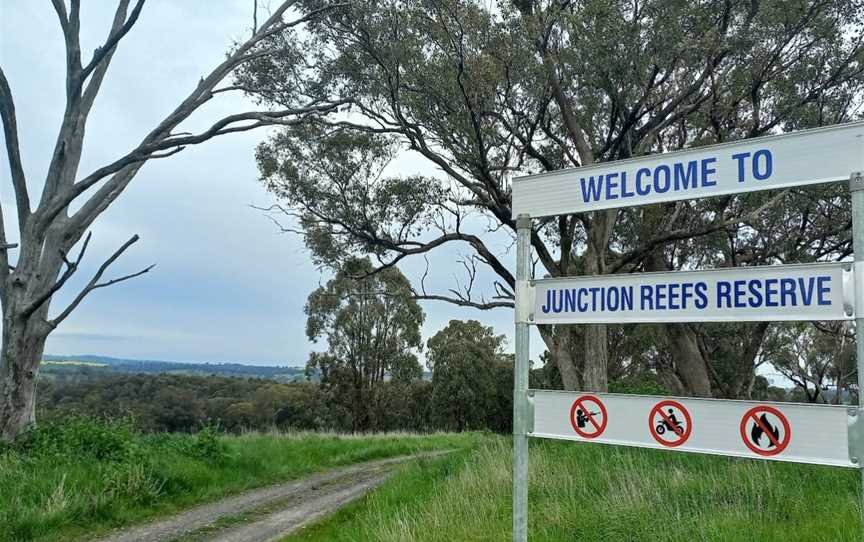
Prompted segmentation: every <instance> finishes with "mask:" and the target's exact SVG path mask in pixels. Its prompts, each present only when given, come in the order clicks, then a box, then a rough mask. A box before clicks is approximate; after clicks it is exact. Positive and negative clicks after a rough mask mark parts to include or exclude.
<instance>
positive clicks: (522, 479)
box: [513, 215, 531, 542]
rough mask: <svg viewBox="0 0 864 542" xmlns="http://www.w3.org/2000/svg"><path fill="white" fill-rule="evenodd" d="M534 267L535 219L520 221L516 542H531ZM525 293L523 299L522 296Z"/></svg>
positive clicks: (515, 390) (515, 394)
mask: <svg viewBox="0 0 864 542" xmlns="http://www.w3.org/2000/svg"><path fill="white" fill-rule="evenodd" d="M530 267H531V219H530V218H529V217H527V216H525V215H519V217H518V218H517V219H516V283H517V284H516V311H515V312H516V364H515V367H514V368H513V369H514V370H513V542H526V541H527V540H528V352H529V348H528V341H529V332H528V323H527V322H525V321H524V319H522V318H520V314H523V313H524V311H523V310H522V308H523V305H524V304H525V303H528V302H529V300H528V299H525V298H526V297H527V296H525V291H526V289H525V288H524V286H525V285H526V284H527V282H528V280H529V269H530ZM520 293H521V295H520Z"/></svg>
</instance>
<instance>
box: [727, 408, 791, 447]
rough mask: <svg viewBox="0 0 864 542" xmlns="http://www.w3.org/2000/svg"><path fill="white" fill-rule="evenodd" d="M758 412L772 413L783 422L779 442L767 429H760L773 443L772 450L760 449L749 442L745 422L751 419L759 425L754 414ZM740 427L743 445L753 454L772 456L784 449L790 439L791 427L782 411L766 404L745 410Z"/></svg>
mask: <svg viewBox="0 0 864 542" xmlns="http://www.w3.org/2000/svg"><path fill="white" fill-rule="evenodd" d="M758 412H768V413H770V414H773V415H775V416H777V419H778V420H780V423H781V424H783V440H782V441H781V442H777V441H776V440H774V436H773V435H772V434H771V432H770V431H767V428H765V427H763V428H762V430H763V431H765V435H766V436H767V437H768V438H769V439H771V441H772V442H773V443H774V449H772V450H761V449H759V448H757V447H756V445H755V444H754V443H752V442H750V439H749V438H748V436H747V422H748V421H749V420H751V419H752V420H753V421H754V422H756V423H757V424H759V425H760V426H761V425H762V424H761V422H759V421H758V420H759V419H758V418H757V417H756V414H757V413H758ZM740 429H741V440H743V441H744V445H745V446H747V448H749V449H750V451H751V452H753V453H754V454H759V455H762V456H772V455H777V454H779V453H780V452H782V451H783V450H785V449H786V447H787V446H789V442H790V441H791V440H792V427H791V426H790V425H789V420H787V419H786V416H785V415H784V414H783V413H782V412H780V411H779V410H777V409H776V408H774V407H771V406H768V405H759V406H755V407H753V408H751V409H750V410H748V411H747V412H745V413H744V416H743V417H742V418H741V427H740Z"/></svg>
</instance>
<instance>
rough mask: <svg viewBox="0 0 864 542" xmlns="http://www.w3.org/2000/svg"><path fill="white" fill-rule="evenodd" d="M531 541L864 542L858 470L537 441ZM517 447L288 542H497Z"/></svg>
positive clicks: (409, 471)
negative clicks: (511, 462) (457, 541)
mask: <svg viewBox="0 0 864 542" xmlns="http://www.w3.org/2000/svg"><path fill="white" fill-rule="evenodd" d="M530 466H531V473H530V486H529V495H530V497H529V522H530V524H529V539H530V540H532V541H550V542H551V541H561V540H579V541H598V542H599V541H610V540H615V541H651V542H654V541H681V542H684V541H687V542H690V541H697V540H698V541H703V540H704V541H723V542H727V541H741V542H751V541H757V540H758V541H760V542H761V541H767V542H771V541H777V542H781V541H782V542H791V541H802V542H804V541H807V542H811V541H825V542H829V541H830V542H844V541H849V542H853V541H861V540H864V525H862V522H861V519H860V518H861V508H860V504H859V503H860V493H859V491H860V489H859V484H860V475H859V473H858V471H855V470H848V469H840V468H831V467H817V466H810V465H794V464H786V463H773V462H768V461H762V462H759V461H751V460H741V459H731V458H722V457H711V456H701V455H695V454H681V453H674V452H663V451H653V450H641V449H632V448H629V449H628V448H620V447H610V446H601V445H596V444H595V445H592V444H576V443H569V442H554V441H536V440H532V441H531V463H530ZM510 506H511V504H510V441H509V439H504V438H500V439H495V440H494V441H492V442H490V443H488V444H486V445H483V446H482V447H481V448H480V449H479V450H477V451H476V452H474V453H470V454H468V453H462V454H457V455H456V456H454V457H450V458H446V459H442V460H435V461H429V462H422V463H417V464H412V465H407V466H405V467H403V469H402V470H401V471H400V473H399V474H398V475H397V476H395V477H394V478H392V479H391V480H390V481H389V482H388V483H387V484H385V485H384V486H382V487H381V488H380V489H379V490H377V491H376V492H374V493H373V494H371V495H369V496H367V497H366V498H364V499H363V500H362V501H359V502H358V503H357V504H355V505H353V506H351V507H349V508H346V509H343V511H342V512H340V513H337V514H336V515H334V516H333V517H331V518H328V519H327V520H325V521H324V522H323V523H320V524H318V525H315V526H312V527H310V528H307V529H305V530H304V531H302V532H301V533H299V534H297V535H295V536H293V537H289V538H287V539H285V540H286V542H288V541H290V542H297V541H300V540H303V541H307V542H308V541H324V540H327V541H337V542H338V541H346V542H347V541H349V540H351V541H353V540H376V541H394V542H395V541H400V542H401V541H409V540H410V541H442V542H443V541H448V542H449V541H453V540H466V541H486V540H488V541H501V540H508V539H509V537H510V522H511V515H510Z"/></svg>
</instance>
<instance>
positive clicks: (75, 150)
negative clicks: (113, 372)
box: [0, 0, 341, 441]
mask: <svg viewBox="0 0 864 542" xmlns="http://www.w3.org/2000/svg"><path fill="white" fill-rule="evenodd" d="M144 3H145V0H137V1H136V2H135V3H134V5H132V3H131V0H120V1H119V2H118V5H117V8H116V11H115V14H114V18H113V22H112V25H111V28H110V30H109V31H108V34H107V36H106V38H105V41H104V42H103V43H102V45H100V46H99V47H97V48H96V49H95V50H94V51H93V53H92V56H91V58H90V60H89V61H87V62H86V63H85V62H84V61H83V60H82V56H83V55H82V51H81V43H80V24H81V20H80V4H81V2H80V0H71V1H70V2H69V4H68V5H67V3H66V2H64V1H63V0H52V5H53V8H54V11H55V12H56V14H57V18H58V21H59V23H60V29H61V32H62V35H63V39H64V42H65V52H66V77H65V81H66V84H65V88H66V104H65V111H64V114H63V119H62V122H61V125H60V129H59V132H58V134H57V141H56V144H55V147H54V151H53V154H52V157H51V161H50V164H49V167H48V174H47V176H46V178H45V181H44V185H43V187H42V192H41V195H40V196H39V199H38V202H35V206H34V205H33V204H31V200H30V194H29V192H28V187H27V182H26V178H25V173H24V168H23V166H22V162H21V151H20V149H19V143H18V124H17V123H18V120H17V117H16V113H15V101H14V99H13V94H12V89H11V87H10V84H9V82H8V81H7V78H6V74H5V73H4V71H3V69H2V67H0V118H2V121H3V133H4V139H5V147H6V156H7V159H8V162H9V169H10V173H11V179H12V185H13V188H14V193H15V207H16V209H17V220H18V230H19V232H20V239H19V240H18V242H17V243H9V242H7V236H6V231H5V226H4V224H5V223H4V222H3V219H4V217H3V209H2V207H0V302H2V312H3V336H2V341H3V342H2V346H0V439H2V440H4V441H12V440H14V439H16V438H17V437H18V436H19V435H21V434H22V433H23V432H25V431H26V430H27V429H28V428H29V427H30V426H32V425H33V424H34V423H35V412H34V407H35V402H36V401H35V395H36V381H37V378H38V374H39V364H40V361H41V358H42V353H43V350H44V348H45V341H46V339H47V338H48V335H49V334H50V333H51V332H52V331H53V330H54V329H55V328H56V327H57V326H58V325H59V324H60V323H61V322H62V321H63V320H65V319H66V318H67V317H68V316H69V314H70V313H71V312H72V311H73V310H75V308H76V307H77V306H78V305H79V304H80V303H81V302H82V301H83V299H84V298H85V297H86V296H87V295H88V294H89V293H91V292H92V291H93V290H96V289H99V288H103V287H107V286H110V285H113V284H116V283H118V282H122V281H124V280H128V279H131V278H134V277H137V276H139V275H141V274H144V273H147V272H148V271H149V270H150V269H151V268H152V266H151V267H148V268H146V269H143V270H141V271H139V272H137V273H132V274H130V275H126V276H121V277H117V278H113V279H104V280H103V275H104V274H105V272H106V271H107V270H108V268H109V267H110V266H111V264H112V263H114V261H116V260H117V259H118V258H119V257H120V256H121V255H122V254H123V252H124V251H126V249H128V248H129V247H130V246H131V245H132V244H134V243H135V242H136V241H137V240H138V236H137V235H136V236H133V237H132V238H131V239H129V240H128V241H127V242H126V243H124V244H123V245H122V246H121V247H119V248H118V249H117V251H116V252H115V253H114V254H113V255H112V256H111V257H110V258H108V259H107V260H106V261H105V262H104V263H102V265H101V266H100V267H99V268H98V270H97V272H96V273H95V275H94V276H93V278H92V279H91V280H90V281H89V282H88V283H87V285H86V286H85V287H84V288H83V289H82V290H81V291H80V292H79V293H78V295H77V296H75V297H74V299H73V300H72V302H71V303H70V304H69V305H68V306H66V307H64V308H62V309H61V310H60V311H59V312H58V313H57V314H56V315H53V316H52V315H51V314H50V312H49V309H50V305H51V299H52V297H53V296H54V294H55V293H56V292H57V291H59V290H60V289H61V288H62V287H63V286H64V284H65V283H66V282H67V280H68V279H69V278H70V277H71V276H72V275H73V274H74V273H75V272H76V270H77V269H78V267H79V264H80V263H81V261H82V259H83V257H84V256H85V253H86V249H87V244H88V241H89V239H90V236H89V234H87V235H86V237H85V233H86V232H87V231H88V229H89V228H90V227H91V225H92V224H93V222H94V221H95V220H96V218H97V217H98V216H99V215H100V214H101V213H102V212H103V211H104V210H105V209H107V208H108V207H109V206H110V205H111V203H113V202H114V200H116V199H117V197H119V196H120V194H122V193H123V191H124V190H125V189H126V187H127V186H128V185H129V183H130V182H131V181H132V179H133V178H134V177H135V176H136V174H137V173H138V171H139V170H140V169H141V167H142V166H143V165H144V164H145V163H146V162H147V161H149V160H153V159H159V158H167V157H169V156H172V155H174V154H176V153H178V152H181V151H183V150H184V149H185V148H187V147H188V146H190V145H197V144H200V143H203V142H205V141H207V140H209V139H211V138H213V137H217V136H221V135H225V134H229V133H235V132H242V131H246V130H251V129H254V128H258V127H261V126H272V125H290V124H292V123H296V122H299V119H302V118H304V117H308V116H314V115H317V114H321V113H326V112H328V111H331V110H333V109H335V108H336V107H337V106H339V105H340V103H341V102H340V101H338V100H315V99H308V96H306V95H304V94H303V93H301V92H297V93H295V94H294V96H293V98H292V103H291V104H289V105H288V106H286V107H285V108H284V109H281V110H277V111H245V112H238V113H236V114H233V115H229V116H227V117H224V118H222V119H220V120H218V121H217V122H215V123H214V124H213V125H212V126H211V127H210V128H209V129H207V130H205V131H203V132H200V133H197V134H193V133H188V132H179V131H175V130H177V128H178V127H179V126H180V125H181V123H183V121H185V120H186V119H187V118H188V117H189V116H190V115H191V114H192V113H193V112H195V111H196V110H198V109H199V108H200V107H201V106H202V105H204V104H205V103H207V102H208V101H210V100H211V99H212V98H213V97H214V96H215V95H216V94H218V93H220V92H229V91H236V90H243V89H238V88H236V87H233V86H226V87H222V88H217V86H218V85H219V84H220V83H221V82H222V81H224V80H225V79H226V77H228V76H229V75H231V74H232V73H233V72H234V71H235V70H236V69H237V68H238V67H239V66H242V65H243V64H245V63H246V62H249V61H250V60H253V59H261V58H265V57H267V56H268V55H272V54H275V53H276V52H284V51H285V49H286V47H290V42H289V43H288V45H286V43H285V41H275V39H274V38H275V37H276V36H277V35H278V36H280V37H282V38H284V36H285V35H286V33H287V32H290V31H291V30H292V29H293V28H295V27H298V26H300V25H303V24H305V23H307V22H308V21H310V20H311V19H313V18H314V17H317V16H318V15H319V14H320V13H323V12H325V11H326V8H322V9H321V10H318V11H316V12H313V13H310V14H309V15H307V16H305V17H301V18H297V19H294V20H286V18H285V15H286V14H287V12H288V10H289V8H291V7H292V5H293V4H294V3H295V2H294V1H285V2H282V3H281V4H280V5H278V6H276V8H275V9H274V10H273V12H272V15H271V16H270V17H269V18H268V19H267V20H266V21H265V22H264V23H263V24H261V25H260V26H258V27H257V28H256V29H255V30H254V32H253V34H252V35H251V36H250V37H249V38H248V39H247V40H246V41H244V42H242V43H240V44H239V45H237V46H236V47H235V48H234V49H233V50H232V51H231V52H230V54H228V55H227V58H226V59H225V60H224V61H223V62H222V63H220V64H219V65H217V66H216V67H215V68H213V70H212V71H211V72H209V73H208V74H205V75H204V77H202V78H201V80H200V82H199V83H198V85H197V86H196V87H195V88H194V89H193V90H192V92H191V93H190V94H189V95H188V96H187V97H186V98H185V99H184V100H183V101H182V102H181V103H180V104H179V105H178V106H177V107H176V108H175V109H174V110H173V111H172V112H171V113H170V114H169V115H168V116H167V117H165V118H164V119H163V120H162V121H161V122H160V123H159V124H158V125H157V126H156V127H154V128H153V129H152V130H151V131H150V132H149V133H148V134H147V135H146V136H145V137H144V138H143V139H142V140H141V142H140V143H139V144H138V145H137V146H135V147H134V148H133V149H131V150H130V151H129V152H127V153H126V154H125V155H123V156H121V157H120V158H118V159H117V160H115V161H113V162H111V163H109V164H106V165H104V166H102V167H100V168H98V169H96V170H95V171H92V172H89V173H86V174H85V175H81V172H80V171H79V164H80V160H81V153H82V150H83V145H84V133H85V128H86V124H87V119H88V116H89V114H90V110H91V108H92V106H93V103H94V101H95V99H96V96H97V95H98V93H99V91H100V88H101V86H102V82H103V80H104V78H105V75H106V73H107V71H108V67H109V65H110V64H111V60H112V57H113V55H114V52H115V51H116V49H117V47H118V45H119V43H120V42H121V40H122V39H123V38H124V37H125V36H126V35H127V34H128V33H129V32H130V30H131V29H132V28H133V26H134V25H135V24H136V22H137V21H138V18H139V16H140V14H141V11H142V9H143V7H144ZM271 43H272V45H271ZM268 45H271V46H268ZM73 203H74V204H75V205H74V208H75V209H76V210H75V211H74V212H70V206H71V205H72V204H73ZM82 239H83V242H82ZM79 242H80V249H79V250H78V254H77V257H76V258H75V259H70V258H69V256H68V255H69V252H70V251H71V250H72V248H73V247H74V246H75V245H77V244H79ZM15 249H17V257H14V256H10V253H11V252H12V251H13V250H15Z"/></svg>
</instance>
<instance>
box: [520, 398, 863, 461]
mask: <svg viewBox="0 0 864 542" xmlns="http://www.w3.org/2000/svg"><path fill="white" fill-rule="evenodd" d="M532 394H533V397H530V401H531V402H532V403H533V408H534V427H533V430H532V431H531V432H530V433H529V435H530V436H534V437H542V438H552V439H565V440H577V441H584V442H597V443H602V444H620V445H623V446H638V447H642V448H657V449H666V450H677V451H681V452H696V453H704V454H716V455H727V456H736V457H749V458H754V459H773V460H777V461H793V462H797V463H814V464H819V465H834V466H839V467H857V466H858V465H857V463H852V461H851V460H850V458H849V442H848V440H849V437H848V429H847V427H848V424H849V423H850V419H849V414H848V412H847V408H846V407H842V406H829V405H805V404H799V403H769V402H765V403H760V402H753V401H729V400H719V399H694V398H677V397H676V398H664V397H651V396H645V395H618V394H613V393H585V392H563V391H547V390H532V391H530V392H529V396H530V395H532Z"/></svg>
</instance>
